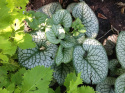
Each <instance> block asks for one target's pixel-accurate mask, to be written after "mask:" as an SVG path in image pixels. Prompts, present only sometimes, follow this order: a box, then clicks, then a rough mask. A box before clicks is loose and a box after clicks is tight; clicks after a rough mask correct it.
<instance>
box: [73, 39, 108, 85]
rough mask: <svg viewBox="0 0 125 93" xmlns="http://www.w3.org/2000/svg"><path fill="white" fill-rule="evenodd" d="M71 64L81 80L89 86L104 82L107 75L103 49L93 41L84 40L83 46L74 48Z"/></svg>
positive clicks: (105, 57) (106, 59) (106, 62)
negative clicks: (79, 74)
mask: <svg viewBox="0 0 125 93" xmlns="http://www.w3.org/2000/svg"><path fill="white" fill-rule="evenodd" d="M73 64H74V67H75V70H76V72H77V73H80V72H82V73H81V78H82V79H83V81H84V82H86V83H89V84H97V83H99V82H101V81H102V80H104V79H105V78H106V76H107V73H108V58H107V55H106V52H105V49H104V48H103V46H102V45H101V43H99V42H98V41H97V40H95V39H91V38H88V39H85V40H84V42H83V46H76V47H75V49H74V52H73Z"/></svg>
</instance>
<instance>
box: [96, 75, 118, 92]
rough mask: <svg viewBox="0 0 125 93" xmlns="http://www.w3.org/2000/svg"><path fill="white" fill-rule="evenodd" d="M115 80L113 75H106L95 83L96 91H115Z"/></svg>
mask: <svg viewBox="0 0 125 93" xmlns="http://www.w3.org/2000/svg"><path fill="white" fill-rule="evenodd" d="M115 80H116V79H115V78H113V77H107V78H106V79H105V80H104V81H103V82H101V83H99V84H97V86H96V91H98V92H100V93H115V92H114V89H113V85H114V84H115Z"/></svg>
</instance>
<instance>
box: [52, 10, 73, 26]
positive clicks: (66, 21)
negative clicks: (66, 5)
mask: <svg viewBox="0 0 125 93" xmlns="http://www.w3.org/2000/svg"><path fill="white" fill-rule="evenodd" d="M52 18H53V23H54V24H56V25H58V24H62V25H63V26H64V27H65V28H69V27H71V25H72V17H71V15H70V13H69V12H68V11H67V10H63V9H62V10H59V11H57V12H56V13H55V14H54V15H53V17H52Z"/></svg>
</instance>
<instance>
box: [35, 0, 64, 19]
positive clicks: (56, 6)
mask: <svg viewBox="0 0 125 93" xmlns="http://www.w3.org/2000/svg"><path fill="white" fill-rule="evenodd" d="M60 9H62V7H61V5H60V3H57V2H54V3H50V4H47V5H45V6H43V7H41V8H39V9H38V10H37V11H38V12H42V13H45V14H46V15H48V16H49V17H52V15H53V14H54V13H55V12H56V11H57V10H60Z"/></svg>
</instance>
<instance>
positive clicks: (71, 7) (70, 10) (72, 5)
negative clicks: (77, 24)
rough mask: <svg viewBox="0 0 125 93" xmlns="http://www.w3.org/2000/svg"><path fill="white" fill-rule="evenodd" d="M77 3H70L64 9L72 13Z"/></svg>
mask: <svg viewBox="0 0 125 93" xmlns="http://www.w3.org/2000/svg"><path fill="white" fill-rule="evenodd" d="M75 5H77V3H71V4H69V5H68V6H67V8H66V10H67V11H69V12H70V13H72V10H73V8H74V7H75Z"/></svg>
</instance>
